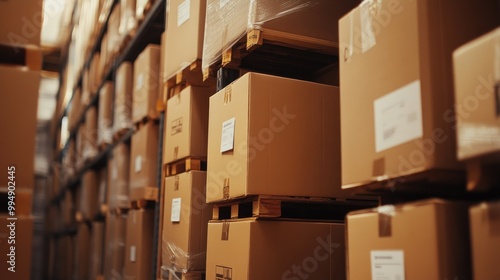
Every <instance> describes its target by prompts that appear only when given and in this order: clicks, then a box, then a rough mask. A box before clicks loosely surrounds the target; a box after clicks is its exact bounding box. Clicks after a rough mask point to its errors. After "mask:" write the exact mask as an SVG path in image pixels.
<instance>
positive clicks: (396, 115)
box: [373, 80, 423, 153]
mask: <svg viewBox="0 0 500 280" xmlns="http://www.w3.org/2000/svg"><path fill="white" fill-rule="evenodd" d="M373 106H374V114H375V150H376V152H377V153H378V152H381V151H384V150H387V149H390V148H392V147H395V146H397V145H400V144H403V143H405V142H408V141H410V140H413V139H417V138H419V137H422V135H423V124H422V100H421V98H420V81H419V80H417V81H415V82H412V83H410V84H408V85H406V86H404V87H402V88H400V89H397V90H395V91H393V92H392V93H389V94H387V95H385V96H383V97H381V98H379V99H377V100H375V102H374V103H373Z"/></svg>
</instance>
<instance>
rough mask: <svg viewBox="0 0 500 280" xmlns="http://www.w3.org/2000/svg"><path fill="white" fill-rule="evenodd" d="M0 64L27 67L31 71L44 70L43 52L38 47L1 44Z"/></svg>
mask: <svg viewBox="0 0 500 280" xmlns="http://www.w3.org/2000/svg"><path fill="white" fill-rule="evenodd" d="M0 64H8V65H13V66H25V67H28V68H29V69H31V70H40V69H41V68H42V51H41V49H40V48H39V47H37V46H10V45H3V44H0Z"/></svg>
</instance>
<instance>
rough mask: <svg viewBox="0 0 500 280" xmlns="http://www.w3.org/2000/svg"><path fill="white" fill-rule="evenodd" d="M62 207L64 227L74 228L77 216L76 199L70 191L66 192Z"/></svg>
mask: <svg viewBox="0 0 500 280" xmlns="http://www.w3.org/2000/svg"><path fill="white" fill-rule="evenodd" d="M61 205H62V207H61V208H62V209H61V212H62V220H63V226H64V227H69V226H73V225H74V224H75V215H76V199H75V196H74V194H73V193H72V192H70V191H66V192H64V198H63V201H62V202H61Z"/></svg>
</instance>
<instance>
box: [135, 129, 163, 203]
mask: <svg viewBox="0 0 500 280" xmlns="http://www.w3.org/2000/svg"><path fill="white" fill-rule="evenodd" d="M158 129H159V128H158V124H156V123H154V122H148V123H146V124H145V125H144V126H142V127H141V128H140V129H139V130H138V131H137V132H136V133H135V134H134V135H132V144H131V146H132V147H131V149H132V153H131V158H130V166H129V168H130V200H139V199H143V198H144V197H140V196H139V194H140V193H139V194H138V193H136V190H137V189H142V188H144V187H156V185H157V183H156V179H157V175H158V174H157V173H158V138H159V131H158Z"/></svg>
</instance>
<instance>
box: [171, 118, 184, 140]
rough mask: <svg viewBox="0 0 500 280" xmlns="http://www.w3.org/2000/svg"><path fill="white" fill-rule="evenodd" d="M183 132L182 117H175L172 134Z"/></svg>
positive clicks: (172, 123)
mask: <svg viewBox="0 0 500 280" xmlns="http://www.w3.org/2000/svg"><path fill="white" fill-rule="evenodd" d="M181 132H182V117H181V118H178V119H175V120H173V121H172V122H171V130H170V135H172V136H173V135H176V134H177V133H181Z"/></svg>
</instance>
